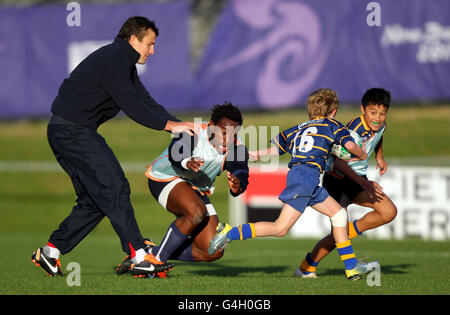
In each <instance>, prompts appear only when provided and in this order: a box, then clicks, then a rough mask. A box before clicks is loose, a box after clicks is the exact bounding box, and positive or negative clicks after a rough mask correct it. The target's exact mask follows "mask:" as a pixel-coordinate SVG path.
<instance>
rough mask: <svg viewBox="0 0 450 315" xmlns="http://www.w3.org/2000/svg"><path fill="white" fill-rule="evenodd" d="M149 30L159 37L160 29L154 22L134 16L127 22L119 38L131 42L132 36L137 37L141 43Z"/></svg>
mask: <svg viewBox="0 0 450 315" xmlns="http://www.w3.org/2000/svg"><path fill="white" fill-rule="evenodd" d="M149 28H150V29H151V30H152V31H153V32H155V34H156V36H158V35H159V29H158V28H157V27H156V24H155V22H154V21H150V20H149V19H147V18H145V17H143V16H132V17H130V18H128V20H126V21H125V23H124V24H123V25H122V27H121V28H120V31H119V34H117V36H119V37H120V38H122V39H125V40H129V39H130V37H131V36H132V35H135V36H136V37H137V38H138V40H139V41H142V39H143V38H144V36H145V31H146V30H148V29H149Z"/></svg>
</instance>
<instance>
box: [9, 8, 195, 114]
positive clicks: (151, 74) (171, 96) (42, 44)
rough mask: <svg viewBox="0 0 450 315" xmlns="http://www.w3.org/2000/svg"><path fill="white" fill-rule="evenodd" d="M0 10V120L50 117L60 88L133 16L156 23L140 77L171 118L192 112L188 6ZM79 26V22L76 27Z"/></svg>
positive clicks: (139, 70)
mask: <svg viewBox="0 0 450 315" xmlns="http://www.w3.org/2000/svg"><path fill="white" fill-rule="evenodd" d="M76 9H77V8H73V7H69V6H66V5H43V6H31V7H0V117H1V118H17V117H31V116H49V115H50V108H51V103H52V102H53V100H54V98H55V96H56V94H57V92H58V88H59V86H60V84H61V83H62V81H63V79H64V78H66V77H67V76H68V75H69V73H70V71H72V70H73V69H74V68H75V66H76V65H77V64H78V63H79V62H80V61H81V60H83V59H84V58H85V57H86V56H87V55H88V54H89V53H91V52H92V51H94V50H95V49H97V48H99V47H101V46H103V45H106V44H108V43H111V42H112V41H113V40H114V38H115V37H116V35H117V33H118V31H119V29H120V27H121V26H122V24H123V23H124V22H125V20H126V19H127V18H128V17H130V16H134V15H142V16H146V17H148V18H149V19H151V20H154V21H155V22H156V25H157V26H158V28H159V30H160V34H159V36H158V38H157V40H156V45H155V54H154V55H153V56H151V57H150V58H149V59H148V61H147V64H146V65H144V66H140V65H138V66H137V67H138V73H139V75H140V77H141V80H142V82H143V83H144V85H145V86H146V87H147V89H148V90H149V92H150V94H151V95H152V96H153V97H154V98H155V99H156V100H157V101H158V102H159V103H160V104H161V105H163V106H165V107H166V108H167V109H168V110H169V111H171V110H179V109H187V108H190V89H191V85H192V79H193V78H192V71H191V69H190V59H189V58H190V54H189V36H188V34H189V33H188V32H189V27H188V18H189V14H190V5H189V3H188V2H185V1H177V2H169V3H142V2H141V3H127V4H114V5H112V4H108V5H104V4H81V5H80V6H79V11H78V13H79V15H78V16H75V15H74V12H75V10H76ZM77 18H78V20H77Z"/></svg>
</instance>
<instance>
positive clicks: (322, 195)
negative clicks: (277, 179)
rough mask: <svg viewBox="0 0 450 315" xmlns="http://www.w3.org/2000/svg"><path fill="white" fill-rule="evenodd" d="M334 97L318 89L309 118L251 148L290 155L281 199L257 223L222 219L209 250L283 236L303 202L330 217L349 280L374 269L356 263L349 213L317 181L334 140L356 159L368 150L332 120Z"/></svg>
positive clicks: (254, 154) (311, 99)
mask: <svg viewBox="0 0 450 315" xmlns="http://www.w3.org/2000/svg"><path fill="white" fill-rule="evenodd" d="M338 103H339V100H338V97H337V94H336V92H335V91H333V90H331V89H319V90H316V91H314V92H313V93H311V94H310V95H309V96H308V99H307V108H308V114H309V118H310V120H309V121H307V122H304V123H301V124H298V125H296V126H293V127H291V128H289V129H287V130H285V131H283V132H281V133H280V134H279V135H278V136H277V137H275V138H274V139H272V143H273V144H274V146H272V147H271V148H268V149H263V150H259V151H256V152H249V155H250V157H251V158H253V159H254V160H259V157H261V156H265V155H275V154H280V155H281V154H284V153H289V154H291V156H292V158H291V161H290V162H289V165H288V166H289V168H290V170H289V172H288V175H287V180H286V188H285V189H284V190H283V191H282V192H281V194H280V196H279V199H280V200H281V201H282V202H283V203H284V205H283V208H282V210H281V213H280V216H279V217H278V218H277V219H276V220H275V222H256V223H247V224H242V225H240V226H237V227H233V228H232V227H231V226H229V225H228V224H225V223H220V224H219V225H218V226H217V232H216V235H215V236H214V238H213V240H212V241H211V243H210V247H209V250H208V251H209V253H210V254H211V253H214V252H215V251H216V250H218V249H219V250H220V249H222V248H224V247H225V246H226V245H227V244H228V243H229V242H231V241H233V240H244V239H248V238H255V237H262V236H284V235H286V233H287V232H288V231H289V230H290V229H291V227H292V226H293V225H294V223H295V222H296V221H297V220H298V219H299V218H300V216H301V215H302V213H303V211H304V210H305V208H306V207H307V206H311V207H312V208H313V209H315V210H316V211H318V212H320V213H322V214H325V215H326V216H328V217H329V218H330V220H331V226H332V235H333V237H334V240H335V242H336V247H337V248H338V252H339V255H340V257H341V259H342V261H343V262H344V265H345V275H346V277H347V278H348V279H359V278H360V276H361V275H362V274H364V273H367V272H369V271H371V270H372V269H373V268H375V265H376V264H377V262H371V263H364V262H359V261H358V260H357V259H356V256H355V254H354V252H353V248H352V245H351V241H350V240H349V239H348V233H347V231H348V230H347V212H346V211H345V209H343V208H342V207H341V206H340V205H339V204H338V203H337V202H336V201H335V200H334V199H333V198H332V197H330V196H329V195H328V192H327V191H326V190H325V189H324V188H323V187H321V186H319V180H320V174H321V173H322V171H323V170H324V168H325V163H326V161H327V159H328V157H329V153H330V150H331V148H332V145H333V143H337V144H339V145H341V146H343V147H345V148H346V149H347V150H348V151H349V152H350V153H352V154H353V155H355V156H356V157H357V158H358V159H361V160H364V159H365V158H366V157H367V154H366V152H365V151H364V150H363V149H362V148H360V147H359V146H358V145H357V144H356V143H355V142H353V141H352V138H351V137H350V134H349V132H348V130H347V129H346V128H345V127H344V125H342V124H341V123H340V122H339V121H337V120H335V119H334V116H335V115H336V112H337V108H338Z"/></svg>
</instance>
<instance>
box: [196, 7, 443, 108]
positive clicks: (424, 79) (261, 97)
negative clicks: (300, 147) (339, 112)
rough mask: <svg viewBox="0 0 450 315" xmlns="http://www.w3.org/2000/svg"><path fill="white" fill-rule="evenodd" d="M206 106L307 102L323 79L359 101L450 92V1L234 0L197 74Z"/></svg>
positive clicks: (198, 99) (279, 105) (272, 105)
mask: <svg viewBox="0 0 450 315" xmlns="http://www.w3.org/2000/svg"><path fill="white" fill-rule="evenodd" d="M195 82H196V86H195V89H194V93H193V102H194V104H195V105H196V106H198V107H204V108H208V107H210V106H211V104H215V103H221V102H223V101H224V100H229V101H231V102H233V103H236V104H238V105H240V106H241V108H255V107H256V108H258V107H259V108H267V109H276V108H283V107H290V106H296V105H302V104H304V103H305V99H306V97H307V95H308V94H309V93H310V92H311V91H313V90H315V89H317V88H320V87H328V88H332V89H335V90H336V91H337V92H338V94H339V97H340V99H341V102H355V103H358V102H359V101H360V99H361V96H362V94H363V93H364V91H365V90H366V89H368V88H370V87H384V88H386V89H388V90H390V91H391V93H392V97H393V100H394V101H417V100H442V99H447V100H448V99H450V88H448V87H449V83H448V82H450V1H448V0H433V1H427V0H396V1H388V0H383V1H382V0H380V1H372V2H371V1H336V0H321V1H316V0H303V1H300V0H231V1H230V2H229V5H228V6H227V7H226V9H225V10H224V12H223V14H222V16H221V18H220V20H219V21H218V23H217V27H216V29H215V30H214V32H213V35H212V38H211V40H210V42H209V45H208V46H207V48H206V51H205V54H204V59H203V60H202V63H201V64H200V67H199V69H198V72H197V74H196V78H195Z"/></svg>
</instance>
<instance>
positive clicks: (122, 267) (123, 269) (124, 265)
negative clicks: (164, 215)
mask: <svg viewBox="0 0 450 315" xmlns="http://www.w3.org/2000/svg"><path fill="white" fill-rule="evenodd" d="M144 244H145V247H144V250H145V252H146V253H148V252H149V251H150V249H151V248H152V247H155V246H156V244H155V243H153V241H152V240H151V239H149V238H144ZM130 267H131V256H130V255H127V257H125V258H124V259H122V262H121V263H120V264H119V266H117V267H116V272H117V274H118V275H119V276H120V275H123V274H124V273H127V272H128V271H129V270H130Z"/></svg>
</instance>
